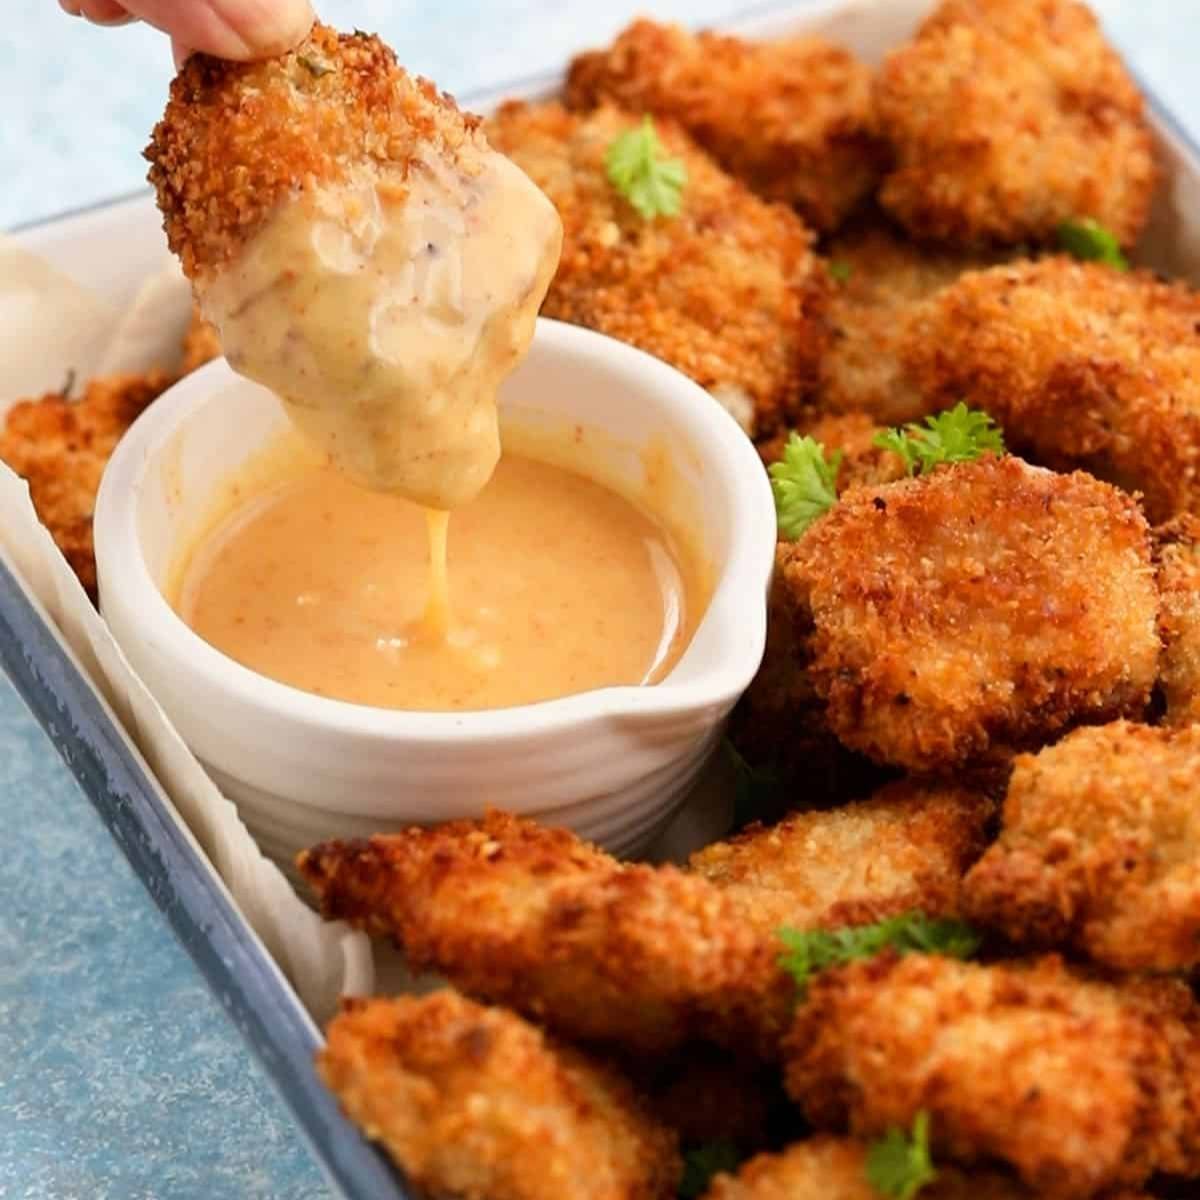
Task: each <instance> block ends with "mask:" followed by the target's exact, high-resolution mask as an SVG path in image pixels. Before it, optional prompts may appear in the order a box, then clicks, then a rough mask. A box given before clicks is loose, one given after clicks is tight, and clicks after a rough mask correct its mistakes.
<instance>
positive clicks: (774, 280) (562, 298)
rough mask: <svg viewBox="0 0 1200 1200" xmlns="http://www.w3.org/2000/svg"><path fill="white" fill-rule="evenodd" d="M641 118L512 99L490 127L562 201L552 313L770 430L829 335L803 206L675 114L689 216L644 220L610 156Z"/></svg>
mask: <svg viewBox="0 0 1200 1200" xmlns="http://www.w3.org/2000/svg"><path fill="white" fill-rule="evenodd" d="M636 123H637V117H636V116H631V115H629V114H626V113H623V112H621V111H620V110H619V109H617V108H614V107H612V106H611V105H603V106H601V107H600V108H598V109H597V110H595V111H594V112H591V113H588V114H586V115H581V114H578V113H572V112H568V111H567V110H566V109H565V108H563V107H562V105H560V104H557V103H548V104H536V105H531V104H523V103H511V104H505V105H502V106H501V108H500V110H499V111H498V112H497V113H496V115H495V116H494V117H493V118H492V119H491V120H490V121H489V122H488V124H487V135H488V138H489V139H490V140H491V143H492V145H493V146H495V147H496V148H497V149H498V150H500V151H502V152H503V153H505V154H507V155H509V156H510V157H511V158H512V159H513V160H514V161H515V162H516V163H517V165H518V166H520V167H521V168H523V169H524V170H525V171H526V172H527V173H528V174H529V175H530V176H531V177H532V179H533V180H534V182H535V183H537V184H538V185H539V186H540V187H541V188H542V190H543V191H544V192H545V193H546V194H547V195H548V196H549V197H550V199H551V200H553V201H554V204H555V206H556V207H557V208H558V212H559V215H560V216H561V217H562V222H563V236H564V241H563V252H562V258H561V260H560V262H559V268H558V274H557V275H556V276H555V278H554V282H553V284H551V287H550V292H549V295H548V296H547V297H546V303H545V304H544V305H543V308H542V312H543V314H544V315H545V316H548V317H558V318H559V319H561V320H564V321H570V322H572V323H574V324H576V325H586V326H589V327H590V328H592V329H598V330H599V331H600V332H601V333H607V334H609V335H610V336H612V337H616V338H619V339H620V340H621V341H624V342H630V343H632V344H633V345H635V346H638V347H640V348H641V349H643V350H647V351H649V352H650V353H651V354H654V355H657V356H658V357H659V358H662V359H665V360H666V361H667V362H669V363H671V365H672V366H675V367H677V368H678V369H679V370H681V371H683V373H684V374H685V375H689V376H691V378H692V379H694V380H695V381H696V382H697V383H699V384H700V385H701V386H702V387H705V388H707V389H708V390H709V391H710V392H712V393H713V395H714V396H715V397H716V398H717V399H718V400H720V401H721V403H722V404H724V405H725V406H726V407H727V408H729V410H730V411H731V412H732V413H733V414H734V416H735V417H737V419H738V421H739V423H740V424H741V425H742V427H743V428H744V429H746V430H747V431H748V432H750V433H753V434H767V433H770V432H771V431H772V430H774V429H775V428H776V427H777V426H778V425H779V424H780V423H781V422H783V421H785V420H786V419H787V418H788V417H789V416H790V415H791V414H792V413H794V412H795V411H797V409H798V407H799V405H800V404H801V402H802V401H803V399H804V397H805V395H806V394H807V392H808V391H809V390H810V389H811V387H812V382H813V379H814V378H815V375H816V368H817V361H818V359H819V357H820V353H821V350H822V348H823V344H824V335H823V330H822V327H821V324H820V322H819V320H818V315H819V308H820V305H821V303H823V300H824V296H825V292H826V287H827V281H826V279H825V278H824V275H825V272H824V269H823V268H822V267H821V265H820V263H819V260H818V259H817V258H816V256H815V255H814V254H813V252H812V249H811V243H812V235H811V234H810V232H809V231H808V229H807V228H806V227H805V226H804V224H803V222H802V221H801V220H800V218H799V217H797V216H796V215H795V213H793V212H791V211H790V210H788V209H787V208H785V207H784V206H783V205H780V204H767V203H766V202H764V201H762V200H760V199H758V197H756V196H754V195H752V194H751V193H750V192H749V191H747V190H746V188H744V187H743V186H742V185H741V184H739V183H737V182H736V181H734V180H732V179H730V178H729V176H727V175H726V174H725V173H724V172H723V171H722V170H721V169H720V168H719V167H717V166H716V165H715V164H714V163H713V162H712V161H711V160H710V159H709V158H708V156H707V155H706V154H704V153H703V152H702V151H701V150H699V149H698V148H697V147H696V146H695V144H694V143H693V142H692V141H691V139H690V138H689V137H688V136H687V135H686V134H685V133H684V132H683V131H682V130H681V129H680V128H679V127H678V126H676V125H675V124H674V123H673V122H671V121H668V120H661V119H660V120H659V121H658V122H657V126H656V127H657V132H658V136H659V138H660V140H661V142H662V144H663V147H664V153H665V154H667V155H669V156H670V157H672V158H678V159H681V160H682V161H683V163H684V165H685V166H686V169H687V182H686V184H685V185H684V188H683V193H682V208H681V210H680V212H679V215H678V216H675V217H663V216H660V217H656V218H655V219H653V220H646V219H645V218H644V217H642V216H641V215H640V214H639V213H638V212H637V211H636V210H635V209H634V208H633V207H632V205H630V204H629V202H628V201H627V200H626V199H625V198H624V197H623V196H622V195H621V194H620V193H619V192H618V191H617V190H616V189H615V188H614V187H613V185H612V184H611V183H610V182H609V179H608V176H607V174H606V171H605V155H606V153H607V151H608V149H609V147H610V146H611V145H612V144H613V142H614V141H615V140H616V139H617V138H618V137H619V136H620V135H621V134H622V133H624V132H625V131H626V130H628V129H630V128H631V127H632V126H634V125H635V124H636Z"/></svg>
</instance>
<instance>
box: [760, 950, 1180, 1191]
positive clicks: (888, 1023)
mask: <svg viewBox="0 0 1200 1200" xmlns="http://www.w3.org/2000/svg"><path fill="white" fill-rule="evenodd" d="M1197 1015H1198V1010H1197V1006H1196V1001H1195V999H1194V998H1193V996H1192V994H1191V992H1190V991H1189V990H1188V989H1187V988H1186V987H1185V986H1184V985H1182V984H1179V983H1176V982H1174V981H1168V980H1159V981H1137V980H1130V981H1127V982H1121V983H1111V984H1110V983H1105V982H1100V981H1095V980H1089V979H1085V978H1083V977H1081V976H1080V975H1078V974H1077V973H1075V972H1073V971H1071V970H1068V969H1067V968H1066V967H1065V966H1064V965H1063V964H1062V962H1061V961H1060V960H1059V959H1057V958H1055V957H1049V958H1046V959H1042V960H1038V961H1036V962H1028V963H1006V964H999V965H994V966H981V965H979V964H975V963H963V962H958V961H956V960H951V959H945V958H938V957H929V956H923V955H912V956H909V957H905V958H901V959H898V958H896V957H895V956H894V955H889V954H885V955H883V956H880V957H879V958H876V959H872V960H868V961H863V962H858V963H853V964H851V965H849V966H846V967H842V968H837V969H834V970H831V971H827V972H824V973H823V974H822V975H820V976H819V977H818V978H817V979H816V980H815V981H813V982H812V983H811V984H810V987H809V991H808V996H807V1000H806V1002H805V1003H804V1005H803V1006H802V1007H801V1008H800V1009H799V1010H798V1012H797V1016H796V1023H795V1025H794V1027H793V1029H792V1030H791V1032H790V1033H789V1034H788V1037H787V1039H786V1041H785V1048H784V1052H785V1056H786V1058H787V1074H786V1082H787V1087H788V1090H789V1092H790V1093H791V1094H792V1096H793V1097H794V1098H795V1099H796V1100H797V1101H798V1102H799V1103H800V1104H801V1105H802V1107H803V1108H804V1110H805V1112H806V1114H807V1115H808V1117H809V1119H810V1120H811V1121H812V1122H813V1123H814V1124H815V1125H817V1126H819V1127H823V1128H834V1129H841V1128H845V1127H849V1129H850V1131H851V1132H852V1133H853V1134H855V1135H856V1136H859V1137H863V1138H873V1137H878V1136H881V1135H882V1134H884V1133H885V1132H886V1131H887V1130H888V1128H890V1127H898V1128H903V1129H908V1128H911V1126H912V1122H913V1119H914V1118H915V1117H916V1115H917V1114H918V1113H919V1112H920V1111H922V1110H925V1111H926V1112H927V1113H928V1114H929V1122H930V1137H931V1142H932V1145H933V1149H934V1154H935V1158H938V1159H943V1160H944V1159H951V1160H956V1161H959V1162H962V1163H965V1164H971V1163H974V1162H976V1161H977V1160H986V1161H991V1160H999V1161H1003V1162H1006V1163H1008V1164H1011V1166H1012V1167H1013V1168H1014V1169H1015V1170H1016V1172H1017V1173H1018V1175H1019V1176H1020V1177H1021V1178H1022V1179H1023V1180H1024V1181H1025V1183H1026V1184H1028V1186H1029V1187H1030V1188H1031V1189H1033V1190H1034V1192H1035V1194H1036V1195H1037V1196H1039V1197H1044V1198H1046V1200H1082V1198H1084V1197H1091V1196H1095V1195H1096V1194H1097V1193H1099V1192H1101V1191H1103V1190H1104V1189H1106V1188H1117V1187H1123V1186H1133V1187H1136V1186H1138V1185H1140V1184H1142V1183H1143V1182H1144V1181H1145V1180H1146V1179H1147V1178H1148V1177H1149V1176H1150V1175H1151V1173H1152V1172H1154V1171H1156V1170H1161V1171H1166V1172H1170V1173H1173V1174H1178V1175H1186V1176H1194V1175H1195V1174H1196V1173H1197V1171H1200V1140H1198V1135H1200V1124H1198V1119H1200V1118H1198V1110H1197V1101H1198V1100H1200V1074H1198V1073H1197V1068H1198V1067H1200V1040H1198V1036H1197V1035H1198V1029H1200V1023H1198V1020H1197Z"/></svg>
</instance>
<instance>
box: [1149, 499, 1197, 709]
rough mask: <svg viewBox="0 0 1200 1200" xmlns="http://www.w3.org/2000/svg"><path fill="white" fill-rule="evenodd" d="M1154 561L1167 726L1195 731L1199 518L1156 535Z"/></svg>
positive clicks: (1184, 519) (1175, 522) (1160, 672)
mask: <svg viewBox="0 0 1200 1200" xmlns="http://www.w3.org/2000/svg"><path fill="white" fill-rule="evenodd" d="M1154 561H1155V565H1156V568H1157V572H1158V595H1159V601H1160V608H1159V613H1158V632H1159V635H1160V637H1161V638H1162V643H1163V652H1162V658H1161V659H1160V660H1159V667H1158V685H1159V688H1160V689H1161V690H1162V696H1163V701H1164V703H1165V704H1166V713H1165V716H1164V720H1165V721H1166V723H1167V724H1168V725H1181V726H1186V725H1192V724H1195V723H1197V722H1200V516H1195V515H1193V514H1191V513H1185V514H1184V515H1182V516H1179V517H1176V518H1175V519H1174V520H1172V521H1169V522H1167V523H1166V524H1165V525H1160V526H1159V527H1158V528H1157V529H1155V530H1154Z"/></svg>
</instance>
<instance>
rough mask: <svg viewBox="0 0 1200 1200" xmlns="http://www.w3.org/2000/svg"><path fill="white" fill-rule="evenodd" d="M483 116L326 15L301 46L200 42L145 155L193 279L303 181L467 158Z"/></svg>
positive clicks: (390, 175) (312, 183)
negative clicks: (242, 51) (227, 50)
mask: <svg viewBox="0 0 1200 1200" xmlns="http://www.w3.org/2000/svg"><path fill="white" fill-rule="evenodd" d="M477 126H478V120H477V119H476V118H475V117H472V116H469V115H466V114H464V113H461V112H460V111H459V110H458V108H457V107H456V105H455V104H454V101H453V100H452V99H451V98H450V97H449V96H446V95H442V94H440V93H439V92H438V91H437V89H436V88H435V87H434V86H433V84H431V83H430V82H429V81H428V80H425V79H419V78H415V77H413V76H410V75H409V74H408V73H407V72H405V71H404V70H403V68H401V67H400V66H399V65H398V64H397V62H396V56H395V55H394V54H393V53H392V51H391V50H390V49H389V48H388V47H387V46H385V45H384V44H383V43H382V42H381V41H380V40H379V39H378V38H376V37H371V36H368V35H367V34H361V33H355V34H352V35H339V34H338V33H337V32H336V31H335V30H333V29H330V28H329V27H327V26H325V25H320V24H318V25H315V26H314V27H313V30H312V32H311V33H310V34H309V36H308V38H307V39H305V41H304V42H302V43H301V44H300V45H299V46H298V47H297V48H296V49H295V50H293V51H290V52H289V53H287V54H283V55H280V56H278V57H276V58H270V59H266V60H264V61H260V62H254V63H233V62H225V61H223V60H221V59H216V58H210V57H209V56H207V55H203V54H193V55H192V56H191V57H190V58H189V59H188V61H187V63H186V64H185V65H184V67H183V69H182V70H181V71H180V73H179V75H178V76H177V77H176V79H175V80H174V82H173V83H172V84H171V95H170V99H169V101H168V103H167V109H166V113H165V114H164V116H163V118H162V120H161V121H160V122H159V124H158V125H157V126H156V128H155V130H154V135H153V137H152V139H151V142H150V145H149V147H148V148H147V150H146V157H147V158H148V159H149V161H150V164H151V167H150V182H151V183H152V184H153V185H154V188H155V190H156V192H157V194H158V206H159V209H160V210H161V211H162V214H163V218H164V222H165V228H166V231H167V240H168V242H169V243H170V246H171V249H172V250H173V251H174V252H175V253H176V254H177V255H179V258H180V261H181V262H182V264H183V269H184V272H185V273H186V274H187V276H188V278H189V279H193V280H196V279H203V278H207V277H209V276H210V275H211V274H212V273H213V272H214V271H217V270H219V269H220V268H221V266H222V265H223V264H225V263H226V262H228V261H229V260H230V259H231V258H233V257H235V256H236V255H237V253H238V251H239V250H240V248H241V247H242V245H244V243H245V242H246V240H247V239H248V238H249V237H251V236H252V235H253V234H254V232H255V231H256V230H257V229H258V228H259V227H260V226H261V225H262V223H263V222H264V221H265V220H266V218H268V217H269V216H270V215H271V213H272V212H274V210H275V209H276V208H277V207H278V206H279V205H280V204H282V203H283V202H284V201H286V200H287V199H288V198H289V197H290V196H292V195H295V194H296V193H298V192H300V191H303V190H308V189H312V188H317V187H326V186H337V185H338V184H342V183H346V182H348V181H351V180H356V179H362V178H364V177H368V178H369V177H370V176H372V175H378V176H380V177H381V178H387V179H388V180H389V182H390V183H393V184H394V185H395V186H397V187H402V186H403V181H404V180H405V178H406V177H407V174H408V170H409V168H410V166H411V164H412V163H413V161H414V159H418V158H420V157H421V156H424V155H429V154H433V155H436V156H439V157H440V158H442V159H444V160H446V161H449V162H455V163H458V164H460V165H461V166H462V167H463V168H464V169H470V163H471V157H472V155H473V153H474V152H475V149H477V148H478V147H479V146H481V145H482V144H483V143H482V140H481V135H480V134H479V133H478V131H477Z"/></svg>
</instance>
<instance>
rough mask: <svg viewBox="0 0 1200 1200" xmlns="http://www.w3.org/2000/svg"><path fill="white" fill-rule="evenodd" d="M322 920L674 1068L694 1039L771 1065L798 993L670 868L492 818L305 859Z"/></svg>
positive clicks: (758, 942) (331, 845)
mask: <svg viewBox="0 0 1200 1200" xmlns="http://www.w3.org/2000/svg"><path fill="white" fill-rule="evenodd" d="M297 866H298V869H299V871H300V874H301V875H303V876H304V878H305V879H306V880H307V881H308V882H309V884H310V885H311V886H312V887H313V889H314V891H315V892H316V893H317V895H318V897H319V898H320V901H321V908H322V911H323V912H324V913H325V915H326V916H328V917H330V918H334V919H341V920H347V921H350V922H351V923H352V924H354V925H356V926H359V927H361V928H365V929H366V930H367V931H368V932H370V933H372V934H375V935H377V936H390V937H393V938H394V939H395V940H396V942H397V943H398V944H399V945H400V947H401V948H402V949H403V951H404V954H405V957H406V959H407V961H408V963H409V966H410V967H412V968H413V969H414V970H417V971H434V972H436V973H438V974H440V975H444V976H445V977H446V978H448V979H449V980H450V981H451V983H453V984H454V985H455V986H456V987H459V988H461V989H462V990H463V991H464V992H466V993H468V994H469V995H472V996H478V997H480V998H482V999H486V1000H490V1001H494V1002H497V1003H505V1004H510V1005H512V1006H513V1007H514V1008H516V1009H518V1010H519V1011H521V1012H524V1013H525V1014H526V1015H528V1016H530V1017H532V1018H534V1019H535V1020H539V1021H544V1022H545V1023H546V1024H548V1025H550V1026H552V1027H554V1028H555V1029H557V1030H559V1031H560V1032H561V1033H563V1034H564V1035H566V1036H568V1037H573V1038H578V1039H581V1040H585V1041H598V1042H606V1043H610V1044H616V1045H617V1046H620V1047H622V1048H626V1049H629V1050H633V1051H636V1052H639V1053H643V1054H646V1055H657V1056H660V1057H661V1056H664V1055H666V1054H668V1053H669V1052H670V1051H671V1050H673V1049H674V1048H676V1047H678V1046H679V1045H681V1044H682V1043H683V1042H685V1041H688V1040H713V1041H717V1042H722V1043H724V1044H726V1045H730V1046H732V1047H733V1048H735V1049H738V1050H742V1051H745V1052H757V1053H760V1054H763V1055H764V1056H766V1055H770V1054H771V1053H772V1052H773V1050H774V1047H775V1046H776V1044H777V1041H778V1037H779V1035H780V1034H781V1033H782V1031H783V1029H784V1028H786V1026H787V1023H788V1020H789V1018H790V1012H791V1001H792V991H793V989H792V985H791V983H790V981H789V980H788V978H787V977H786V976H785V974H784V973H783V971H782V970H781V969H780V967H779V965H778V962H777V958H778V955H779V948H778V947H777V946H776V944H775V943H774V941H773V939H771V938H764V937H762V936H760V935H759V934H758V932H757V931H756V930H754V929H752V928H750V927H749V925H748V924H747V922H746V921H745V919H744V917H743V916H742V914H741V912H740V911H739V909H738V908H737V906H736V905H735V904H734V903H733V901H732V900H731V899H730V898H729V897H727V896H725V895H723V894H722V892H721V891H720V889H718V888H716V887H714V886H713V885H712V884H710V883H709V882H708V881H707V880H704V879H699V878H696V877H694V876H691V875H687V874H685V873H684V872H683V871H680V870H678V869H677V868H675V867H650V866H643V865H638V864H624V863H619V862H617V861H616V859H613V858H611V857H609V856H608V855H607V854H605V853H604V852H603V851H601V850H599V849H597V848H595V847H593V846H590V845H589V844H587V843H586V842H583V841H581V840H580V839H579V838H577V837H576V836H575V835H574V834H572V833H570V832H569V831H567V830H564V829H546V828H542V827H540V826H538V825H536V824H535V823H533V822H532V821H527V820H522V819H519V818H516V817H512V816H509V815H507V814H504V813H498V812H490V813H488V814H487V815H486V816H485V817H484V818H483V819H481V820H478V821H454V822H451V823H449V824H446V825H442V826H439V827H437V828H433V829H412V830H409V831H407V832H405V833H400V834H394V835H390V836H382V835H381V836H376V837H373V838H371V839H370V840H369V841H362V842H327V843H325V844H324V845H321V846H317V847H315V848H314V849H312V850H309V851H306V852H305V853H303V854H301V855H300V856H299V858H298V860H297Z"/></svg>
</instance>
